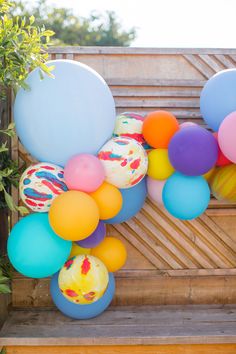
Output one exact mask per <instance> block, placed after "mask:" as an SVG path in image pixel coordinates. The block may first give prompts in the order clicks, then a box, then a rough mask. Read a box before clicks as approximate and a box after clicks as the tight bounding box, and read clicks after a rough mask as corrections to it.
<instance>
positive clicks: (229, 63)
mask: <svg viewBox="0 0 236 354" xmlns="http://www.w3.org/2000/svg"><path fill="white" fill-rule="evenodd" d="M215 57H216V59H217V60H219V62H220V63H222V64H223V65H224V67H225V68H226V69H232V68H235V64H234V63H232V61H231V60H229V58H227V57H226V56H225V55H223V54H216V55H215Z"/></svg>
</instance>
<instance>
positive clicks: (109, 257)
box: [91, 236, 127, 272]
mask: <svg viewBox="0 0 236 354" xmlns="http://www.w3.org/2000/svg"><path fill="white" fill-rule="evenodd" d="M91 254H92V255H93V256H95V257H97V258H99V259H100V260H101V261H102V262H103V263H104V264H105V266H106V267H107V269H108V271H109V272H116V271H117V270H119V269H120V268H122V267H123V266H124V264H125V262H126V259H127V251H126V248H125V245H124V244H123V242H121V241H120V240H119V239H118V238H115V237H111V236H109V237H105V238H104V240H103V241H102V242H101V243H99V245H98V246H96V247H94V248H92V249H91Z"/></svg>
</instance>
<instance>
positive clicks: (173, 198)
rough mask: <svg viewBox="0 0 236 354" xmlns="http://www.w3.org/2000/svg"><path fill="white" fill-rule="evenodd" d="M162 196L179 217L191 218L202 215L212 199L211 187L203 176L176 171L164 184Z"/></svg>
mask: <svg viewBox="0 0 236 354" xmlns="http://www.w3.org/2000/svg"><path fill="white" fill-rule="evenodd" d="M162 198H163V203H164V206H165V208H166V209H167V210H168V212H169V213H170V214H171V215H173V216H175V217H176V218H178V219H182V220H191V219H194V218H196V217H198V216H199V215H201V214H202V213H203V212H204V211H205V210H206V208H207V206H208V204H209V201H210V189H209V186H208V183H207V182H206V180H205V179H204V178H203V177H202V176H185V175H182V174H181V173H179V172H175V173H174V174H173V175H172V176H170V177H169V178H168V179H167V181H166V183H165V186H164V189H163V192H162Z"/></svg>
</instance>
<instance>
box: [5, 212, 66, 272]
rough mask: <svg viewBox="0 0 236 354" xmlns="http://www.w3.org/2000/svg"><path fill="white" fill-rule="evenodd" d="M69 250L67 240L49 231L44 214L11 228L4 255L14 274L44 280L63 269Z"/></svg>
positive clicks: (46, 217) (31, 217) (24, 219)
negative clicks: (17, 273) (14, 270)
mask: <svg viewBox="0 0 236 354" xmlns="http://www.w3.org/2000/svg"><path fill="white" fill-rule="evenodd" d="M71 247H72V242H71V241H65V240H63V239H62V238H60V237H59V236H57V235H56V234H55V232H54V231H53V230H52V228H51V227H50V225H49V222H48V214H47V213H35V214H31V215H28V216H26V217H24V218H23V219H21V220H20V221H19V222H18V223H17V224H16V225H15V226H14V227H13V229H12V231H11V233H10V236H9V238H8V243H7V252H8V257H9V259H10V261H11V263H12V265H13V266H14V268H15V269H16V270H17V271H18V272H20V273H21V274H23V275H25V276H27V277H31V278H44V277H48V276H51V275H53V274H54V273H56V272H57V271H58V270H59V269H60V268H61V267H62V266H63V264H64V263H65V261H66V260H67V258H68V256H69V254H70V251H71Z"/></svg>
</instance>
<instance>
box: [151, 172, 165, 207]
mask: <svg viewBox="0 0 236 354" xmlns="http://www.w3.org/2000/svg"><path fill="white" fill-rule="evenodd" d="M165 183H166V179H164V180H158V179H153V178H151V177H148V178H147V190H148V196H149V197H150V198H151V199H152V200H153V201H154V202H155V203H157V204H159V205H163V200H162V191H163V188H164V185H165Z"/></svg>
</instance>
